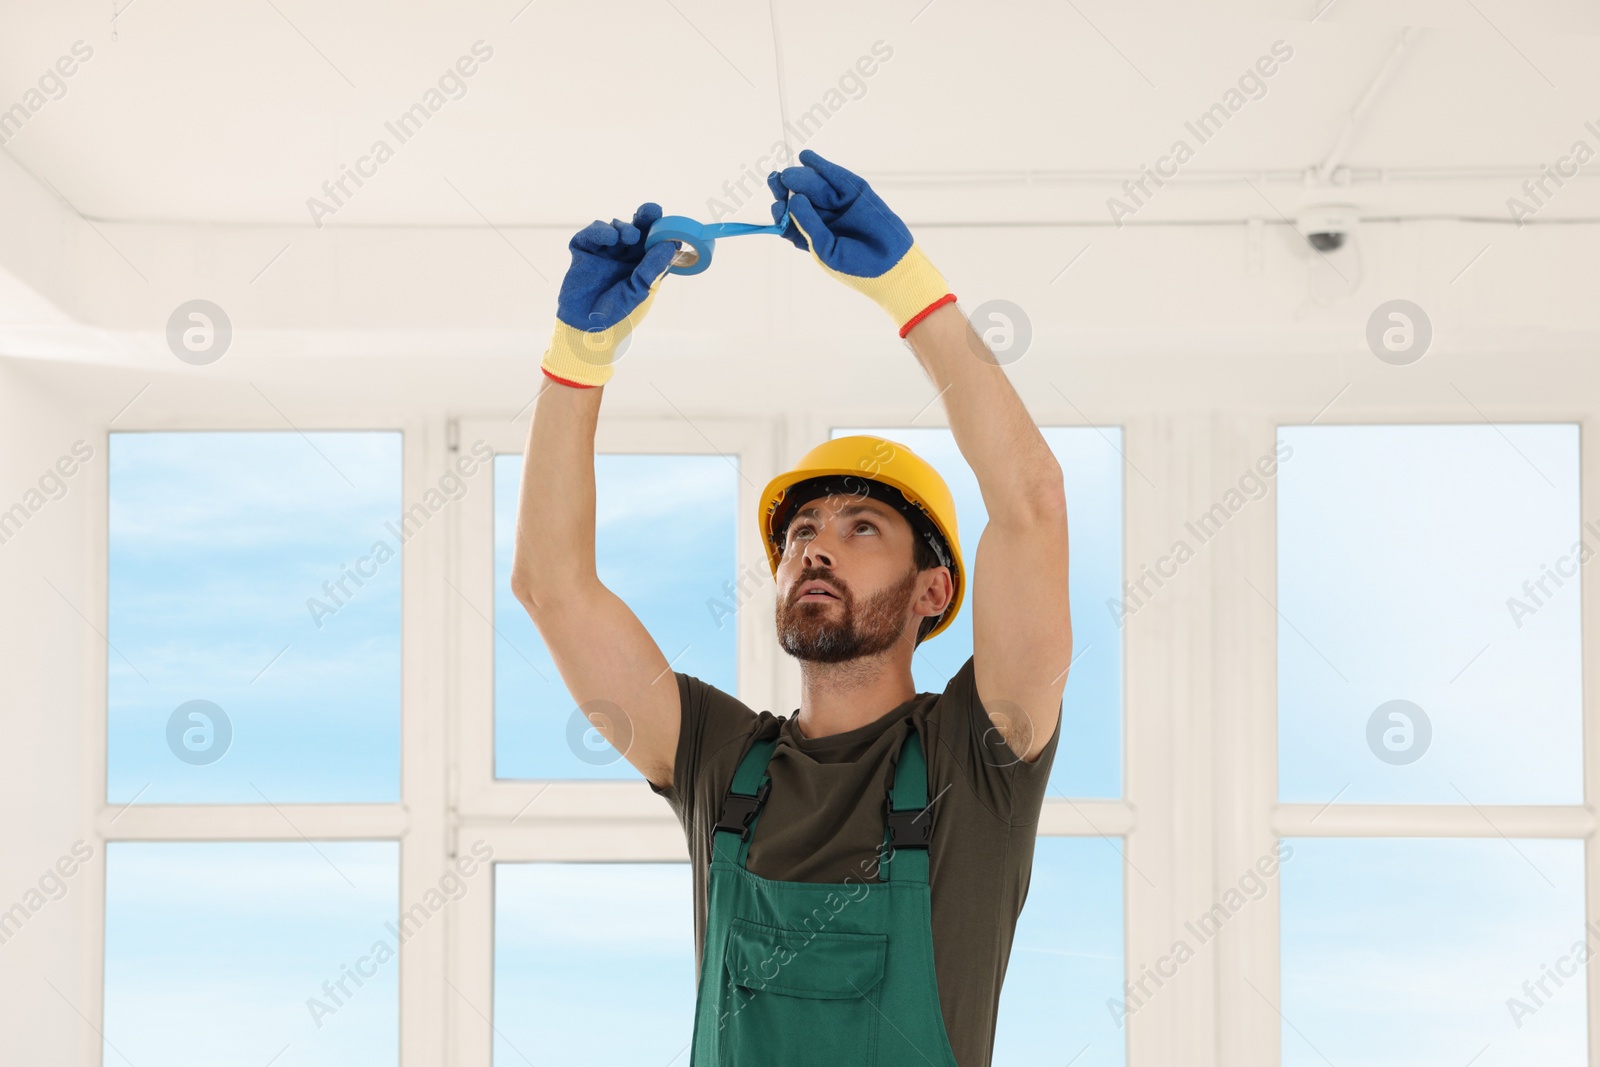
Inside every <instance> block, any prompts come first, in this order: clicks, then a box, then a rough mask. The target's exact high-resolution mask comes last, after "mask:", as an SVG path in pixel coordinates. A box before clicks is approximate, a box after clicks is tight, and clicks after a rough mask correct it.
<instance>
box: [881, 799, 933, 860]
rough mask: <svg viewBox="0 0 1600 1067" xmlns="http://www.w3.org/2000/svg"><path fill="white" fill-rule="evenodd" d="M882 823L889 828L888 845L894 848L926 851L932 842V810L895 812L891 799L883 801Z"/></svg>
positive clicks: (920, 809)
mask: <svg viewBox="0 0 1600 1067" xmlns="http://www.w3.org/2000/svg"><path fill="white" fill-rule="evenodd" d="M883 812H884V815H883V821H884V824H885V825H886V826H887V827H888V828H889V844H890V845H892V846H893V847H895V848H921V849H926V848H927V847H928V846H929V845H930V844H932V842H933V810H932V809H931V808H919V809H915V810H910V811H895V810H894V806H893V801H892V798H890V797H885V798H884V800H883Z"/></svg>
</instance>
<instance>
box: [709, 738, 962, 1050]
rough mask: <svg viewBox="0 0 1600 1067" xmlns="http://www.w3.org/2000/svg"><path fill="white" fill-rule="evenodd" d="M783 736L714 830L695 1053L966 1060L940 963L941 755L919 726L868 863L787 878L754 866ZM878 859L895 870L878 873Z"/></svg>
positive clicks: (746, 765)
mask: <svg viewBox="0 0 1600 1067" xmlns="http://www.w3.org/2000/svg"><path fill="white" fill-rule="evenodd" d="M775 744H776V741H773V740H768V741H757V742H755V743H754V744H753V745H752V747H751V748H750V750H749V751H748V752H746V753H745V756H744V758H743V759H742V760H741V761H740V762H739V767H738V770H737V771H736V772H735V773H734V776H733V784H732V786H731V788H730V789H729V790H728V794H727V797H726V799H725V800H724V801H723V806H722V814H721V817H720V818H719V819H718V820H717V823H716V825H715V827H713V829H712V833H711V848H712V858H711V870H710V891H709V897H710V899H709V903H708V905H707V917H706V932H705V951H704V955H703V957H702V958H701V966H700V990H699V999H698V1001H697V1002H696V1008H695V1019H694V1042H693V1051H692V1052H691V1053H690V1060H689V1062H690V1067H901V1065H905V1067H913V1065H914V1067H929V1065H932V1067H958V1065H957V1064H956V1058H955V1053H954V1052H952V1051H951V1048H950V1038H949V1035H947V1034H946V1033H945V1028H944V1016H943V1014H942V1013H941V1012H940V1008H939V990H938V986H937V983H936V982H935V979H934V970H933V925H932V909H931V896H930V893H929V888H928V845H929V842H930V841H931V840H932V838H933V813H932V811H931V810H929V808H928V775H927V762H926V760H925V759H924V758H923V753H922V741H921V739H920V738H919V737H918V735H917V731H916V730H915V729H914V728H912V729H911V730H910V731H909V733H908V736H907V738H906V740H905V741H904V742H902V744H901V747H900V753H899V757H898V759H897V762H896V765H895V769H894V771H893V772H891V773H892V783H891V786H890V789H889V791H888V795H887V796H886V797H885V798H884V814H885V819H884V834H883V848H882V849H881V850H880V851H879V853H878V855H877V856H876V857H875V858H873V859H871V860H870V861H868V862H867V863H865V864H864V865H863V866H864V868H865V869H864V872H863V874H862V875H861V876H860V877H852V878H850V879H847V880H846V881H844V882H780V881H774V880H771V879H767V878H762V877H759V876H758V875H756V874H753V873H752V872H751V871H750V870H749V869H748V868H747V867H746V858H747V857H748V855H749V853H750V837H751V834H752V833H754V831H755V828H756V823H757V822H758V820H759V819H760V816H761V807H762V805H763V803H765V801H766V799H767V795H768V793H770V792H771V789H772V782H771V779H770V778H769V777H768V775H767V761H768V760H769V759H770V758H771V756H772V750H773V747H774V746H775ZM874 868H877V871H878V876H879V877H880V878H882V879H883V880H882V881H878V882H873V881H868V880H867V879H870V878H871V877H872V876H873V874H874Z"/></svg>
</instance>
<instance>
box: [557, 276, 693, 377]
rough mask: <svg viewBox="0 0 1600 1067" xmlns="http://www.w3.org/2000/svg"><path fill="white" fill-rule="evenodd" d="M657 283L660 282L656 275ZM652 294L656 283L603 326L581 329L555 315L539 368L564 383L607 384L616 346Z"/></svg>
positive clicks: (621, 340) (640, 314)
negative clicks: (634, 304) (614, 320)
mask: <svg viewBox="0 0 1600 1067" xmlns="http://www.w3.org/2000/svg"><path fill="white" fill-rule="evenodd" d="M663 273H664V272H663ZM656 284H658V285H659V284H660V279H659V278H658V279H657V280H656ZM655 298H656V294H655V286H651V289H650V295H649V296H647V297H645V298H644V300H643V301H641V302H640V304H639V306H638V307H636V308H634V309H633V310H632V311H631V312H629V313H628V317H627V318H625V319H623V320H622V321H621V322H618V323H617V324H616V325H615V326H611V327H608V328H606V329H604V330H580V329H577V328H576V327H573V326H568V325H567V324H566V323H564V322H562V321H561V320H560V319H557V320H556V329H555V333H554V334H553V335H552V336H551V338H550V347H549V348H547V349H546V350H545V353H544V359H543V360H542V361H541V362H540V364H539V366H540V369H542V370H543V371H544V372H545V374H546V375H548V376H549V377H551V378H554V379H555V380H556V381H558V382H560V383H562V384H563V385H575V386H579V387H581V388H593V387H595V386H598V385H604V384H606V382H609V381H610V380H611V375H612V374H613V373H615V368H614V367H613V366H612V363H613V361H614V360H615V359H616V353H617V350H618V349H619V348H620V347H621V346H622V342H623V341H625V340H626V339H627V337H628V335H629V334H631V333H632V332H633V328H634V326H636V325H638V323H639V321H640V320H641V319H643V318H644V316H645V313H646V312H647V311H649V310H650V304H651V303H652V302H653V301H654V300H655Z"/></svg>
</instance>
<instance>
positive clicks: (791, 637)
mask: <svg viewBox="0 0 1600 1067" xmlns="http://www.w3.org/2000/svg"><path fill="white" fill-rule="evenodd" d="M784 536H785V541H784V552H783V557H782V559H781V561H780V562H779V564H778V575H777V582H778V604H777V623H778V643H779V644H780V645H781V646H782V647H783V650H784V651H785V652H787V653H789V655H791V656H794V657H795V658H796V659H800V660H808V661H811V662H816V663H843V662H846V661H848V660H853V659H858V658H860V657H862V656H870V655H874V654H876V653H879V652H883V651H885V650H886V649H889V648H892V647H893V646H894V644H895V643H896V642H898V641H906V642H908V644H912V645H914V644H915V642H916V628H915V624H920V623H921V621H922V619H923V616H922V615H916V616H915V617H913V616H912V614H911V609H912V606H913V604H914V603H915V601H916V599H917V597H918V595H919V594H920V592H921V591H922V589H924V588H925V587H926V586H927V584H928V583H927V581H926V579H925V578H924V576H923V575H922V574H921V573H920V572H919V571H918V570H917V569H916V566H915V564H914V563H913V562H912V538H913V536H914V534H913V531H912V529H911V523H910V522H908V521H907V520H906V517H905V516H904V515H902V514H900V513H899V512H898V511H896V510H894V509H893V508H891V507H889V506H888V505H886V504H883V503H881V502H879V501H876V500H873V499H871V498H868V497H861V496H853V495H849V494H834V495H833V496H829V497H818V498H816V499H815V500H811V501H808V502H807V503H806V504H804V505H803V506H802V507H801V508H800V510H799V511H798V512H797V513H796V514H795V516H794V518H793V519H792V520H791V521H790V523H789V528H788V529H787V530H786V531H785V534H784ZM818 583H821V584H824V585H826V586H827V587H828V588H829V591H830V592H831V594H832V595H831V596H829V595H818V594H811V593H807V590H808V589H809V588H810V587H812V586H814V585H817V584H818ZM908 622H909V623H911V624H912V625H909V626H908Z"/></svg>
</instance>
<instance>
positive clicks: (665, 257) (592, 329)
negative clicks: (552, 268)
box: [540, 203, 683, 389]
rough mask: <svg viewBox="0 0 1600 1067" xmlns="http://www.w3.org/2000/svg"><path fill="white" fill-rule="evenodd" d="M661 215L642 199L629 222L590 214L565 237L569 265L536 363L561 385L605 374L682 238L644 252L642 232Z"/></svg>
mask: <svg viewBox="0 0 1600 1067" xmlns="http://www.w3.org/2000/svg"><path fill="white" fill-rule="evenodd" d="M660 217H661V206H660V205H659V204H649V203H647V204H641V205H639V210H638V211H636V212H634V215H633V221H632V222H631V223H629V222H623V221H621V220H620V219H612V220H611V221H610V222H609V223H605V222H601V221H599V220H598V219H596V220H595V221H594V222H591V223H590V224H589V225H587V226H585V227H584V228H583V229H581V230H579V231H578V232H577V233H576V234H575V235H574V236H573V238H572V240H571V242H569V243H568V245H567V247H568V248H569V249H571V251H572V265H571V266H569V267H568V268H567V274H566V277H564V278H562V279H561V294H560V296H559V297H558V298H557V300H556V328H555V335H554V336H553V337H552V338H551V339H550V347H549V349H548V350H546V352H545V354H544V359H543V361H542V362H541V363H540V368H541V369H542V370H543V371H544V373H545V374H546V375H547V376H549V377H551V378H554V379H555V380H556V381H558V382H560V383H561V384H563V385H572V386H577V387H579V388H584V389H588V388H593V387H594V386H597V385H604V384H605V383H606V382H608V381H610V380H611V375H612V372H613V370H614V368H613V367H612V365H611V364H612V361H613V360H614V359H615V358H616V353H617V350H618V347H619V346H620V345H621V344H622V342H623V340H624V339H625V338H626V337H627V336H628V334H630V333H632V332H633V328H634V327H635V326H637V325H638V324H639V322H640V320H641V319H643V318H644V316H645V313H646V312H648V311H649V310H650V302H651V301H652V300H654V299H655V291H656V287H657V286H658V285H660V284H661V279H662V278H664V277H666V274H667V268H668V267H670V266H671V265H672V256H673V254H674V253H675V252H676V251H677V250H678V249H679V248H680V247H681V246H682V244H683V242H681V241H663V242H661V243H660V244H658V245H656V246H654V247H653V248H651V249H650V250H649V251H648V252H647V251H645V247H644V238H645V234H647V233H649V231H650V227H651V226H652V225H654V224H655V221H656V220H657V219H659V218H660Z"/></svg>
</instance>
